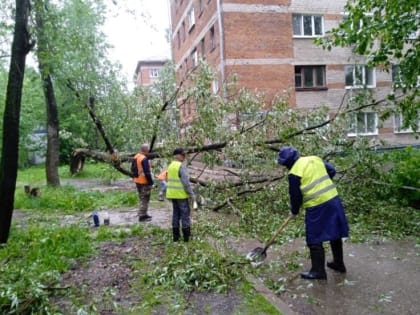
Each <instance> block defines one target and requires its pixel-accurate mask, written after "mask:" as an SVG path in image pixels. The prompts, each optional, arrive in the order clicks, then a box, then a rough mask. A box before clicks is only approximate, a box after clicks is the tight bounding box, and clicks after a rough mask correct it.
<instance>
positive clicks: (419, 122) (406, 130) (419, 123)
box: [393, 113, 420, 134]
mask: <svg viewBox="0 0 420 315" xmlns="http://www.w3.org/2000/svg"><path fill="white" fill-rule="evenodd" d="M397 117H398V118H397ZM418 117H420V115H419V116H418ZM397 121H399V123H398V124H399V125H398V126H397ZM393 123H394V133H395V134H404V133H414V131H413V129H412V128H411V127H408V128H401V126H402V125H403V124H404V117H403V115H402V114H401V113H396V114H394V115H393ZM417 126H420V118H419V119H417Z"/></svg>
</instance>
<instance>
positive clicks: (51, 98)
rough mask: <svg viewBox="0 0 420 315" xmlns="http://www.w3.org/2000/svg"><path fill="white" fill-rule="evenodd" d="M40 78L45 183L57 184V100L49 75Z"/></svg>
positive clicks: (58, 143)
mask: <svg viewBox="0 0 420 315" xmlns="http://www.w3.org/2000/svg"><path fill="white" fill-rule="evenodd" d="M40 68H41V62H40ZM42 80H43V82H44V94H45V101H46V105H47V158H46V161H45V171H46V177H47V184H48V185H52V186H59V185H60V178H59V176H58V165H59V162H60V142H59V138H58V124H59V123H58V111H57V102H56V99H55V95H54V87H53V84H52V80H51V76H50V75H49V74H48V75H47V76H46V77H45V78H42Z"/></svg>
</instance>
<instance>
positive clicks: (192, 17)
mask: <svg viewBox="0 0 420 315" xmlns="http://www.w3.org/2000/svg"><path fill="white" fill-rule="evenodd" d="M188 22H189V27H190V28H189V30H191V29H192V28H193V26H194V25H195V15H194V7H193V6H192V7H191V9H190V11H188Z"/></svg>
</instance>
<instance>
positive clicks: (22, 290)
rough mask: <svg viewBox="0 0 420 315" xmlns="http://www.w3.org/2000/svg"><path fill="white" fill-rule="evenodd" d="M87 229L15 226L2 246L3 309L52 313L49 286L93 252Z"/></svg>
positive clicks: (0, 300)
mask: <svg viewBox="0 0 420 315" xmlns="http://www.w3.org/2000/svg"><path fill="white" fill-rule="evenodd" d="M93 251H94V249H93V247H92V244H91V242H90V238H89V234H88V231H87V229H83V228H79V227H77V226H68V227H59V226H50V227H39V226H29V227H25V228H20V229H16V228H13V229H12V231H11V234H10V239H9V241H8V243H7V244H6V245H3V246H2V247H1V248H0V274H1V275H2V276H1V280H0V311H1V312H2V313H3V314H5V313H6V312H7V314H9V312H10V314H31V313H33V314H52V313H53V312H54V310H53V309H52V308H51V307H50V306H49V302H48V301H49V295H50V293H51V292H50V290H49V288H53V287H57V286H59V282H60V274H61V273H62V272H64V271H66V270H67V269H68V268H69V267H70V266H71V265H72V264H73V263H74V262H75V261H76V259H77V260H80V259H83V258H86V257H87V256H88V255H89V254H91V253H93Z"/></svg>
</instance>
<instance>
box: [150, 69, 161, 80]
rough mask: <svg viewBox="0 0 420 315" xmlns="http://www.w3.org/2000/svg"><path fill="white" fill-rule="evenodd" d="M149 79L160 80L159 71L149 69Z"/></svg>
mask: <svg viewBox="0 0 420 315" xmlns="http://www.w3.org/2000/svg"><path fill="white" fill-rule="evenodd" d="M149 77H151V78H159V69H158V68H150V69H149Z"/></svg>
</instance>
